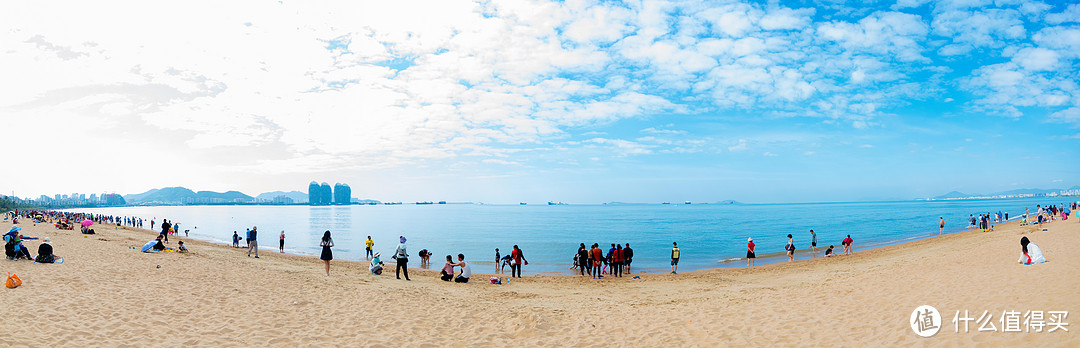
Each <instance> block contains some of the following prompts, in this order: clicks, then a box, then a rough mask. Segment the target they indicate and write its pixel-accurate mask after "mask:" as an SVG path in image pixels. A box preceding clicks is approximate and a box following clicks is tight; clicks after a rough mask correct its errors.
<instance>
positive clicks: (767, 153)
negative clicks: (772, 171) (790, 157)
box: [761, 151, 780, 157]
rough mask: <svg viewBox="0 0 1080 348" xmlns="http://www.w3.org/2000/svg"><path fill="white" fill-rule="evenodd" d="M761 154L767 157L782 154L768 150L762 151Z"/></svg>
mask: <svg viewBox="0 0 1080 348" xmlns="http://www.w3.org/2000/svg"><path fill="white" fill-rule="evenodd" d="M761 155H762V156H765V157H776V156H780V155H777V154H775V153H772V152H768V151H765V153H762V154H761Z"/></svg>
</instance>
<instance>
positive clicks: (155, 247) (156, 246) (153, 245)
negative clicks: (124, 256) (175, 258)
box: [142, 235, 165, 253]
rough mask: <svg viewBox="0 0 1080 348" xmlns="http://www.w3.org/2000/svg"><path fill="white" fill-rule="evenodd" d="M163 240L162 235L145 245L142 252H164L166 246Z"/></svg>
mask: <svg viewBox="0 0 1080 348" xmlns="http://www.w3.org/2000/svg"><path fill="white" fill-rule="evenodd" d="M162 238H163V237H162V236H161V235H158V236H157V238H155V239H154V240H152V241H149V242H146V244H143V246H142V252H144V253H148V252H150V251H162V250H165V244H163V243H162V242H161V239H162Z"/></svg>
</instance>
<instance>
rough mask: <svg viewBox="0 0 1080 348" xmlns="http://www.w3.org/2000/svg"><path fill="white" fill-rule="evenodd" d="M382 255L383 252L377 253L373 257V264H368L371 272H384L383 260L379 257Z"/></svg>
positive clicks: (376, 273) (378, 273)
mask: <svg viewBox="0 0 1080 348" xmlns="http://www.w3.org/2000/svg"><path fill="white" fill-rule="evenodd" d="M381 256H382V254H379V253H375V255H374V258H372V259H371V264H370V265H369V266H368V271H371V274H374V275H380V274H382V270H383V262H382V260H381V259H379V257H381Z"/></svg>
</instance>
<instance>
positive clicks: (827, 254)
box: [825, 245, 836, 257]
mask: <svg viewBox="0 0 1080 348" xmlns="http://www.w3.org/2000/svg"><path fill="white" fill-rule="evenodd" d="M832 248H833V246H832V245H830V246H829V248H828V249H825V257H831V256H836V254H833V251H832Z"/></svg>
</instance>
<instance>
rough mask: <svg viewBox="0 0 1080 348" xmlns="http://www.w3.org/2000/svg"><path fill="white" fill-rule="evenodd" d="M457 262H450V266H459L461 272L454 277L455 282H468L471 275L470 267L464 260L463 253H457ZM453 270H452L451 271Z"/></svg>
mask: <svg viewBox="0 0 1080 348" xmlns="http://www.w3.org/2000/svg"><path fill="white" fill-rule="evenodd" d="M457 259H458V262H457V263H454V264H451V265H450V266H452V267H461V274H458V276H457V277H456V278H454V282H455V283H468V282H469V278H470V277H472V267H469V263H468V262H465V254H457ZM451 272H453V271H451Z"/></svg>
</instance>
